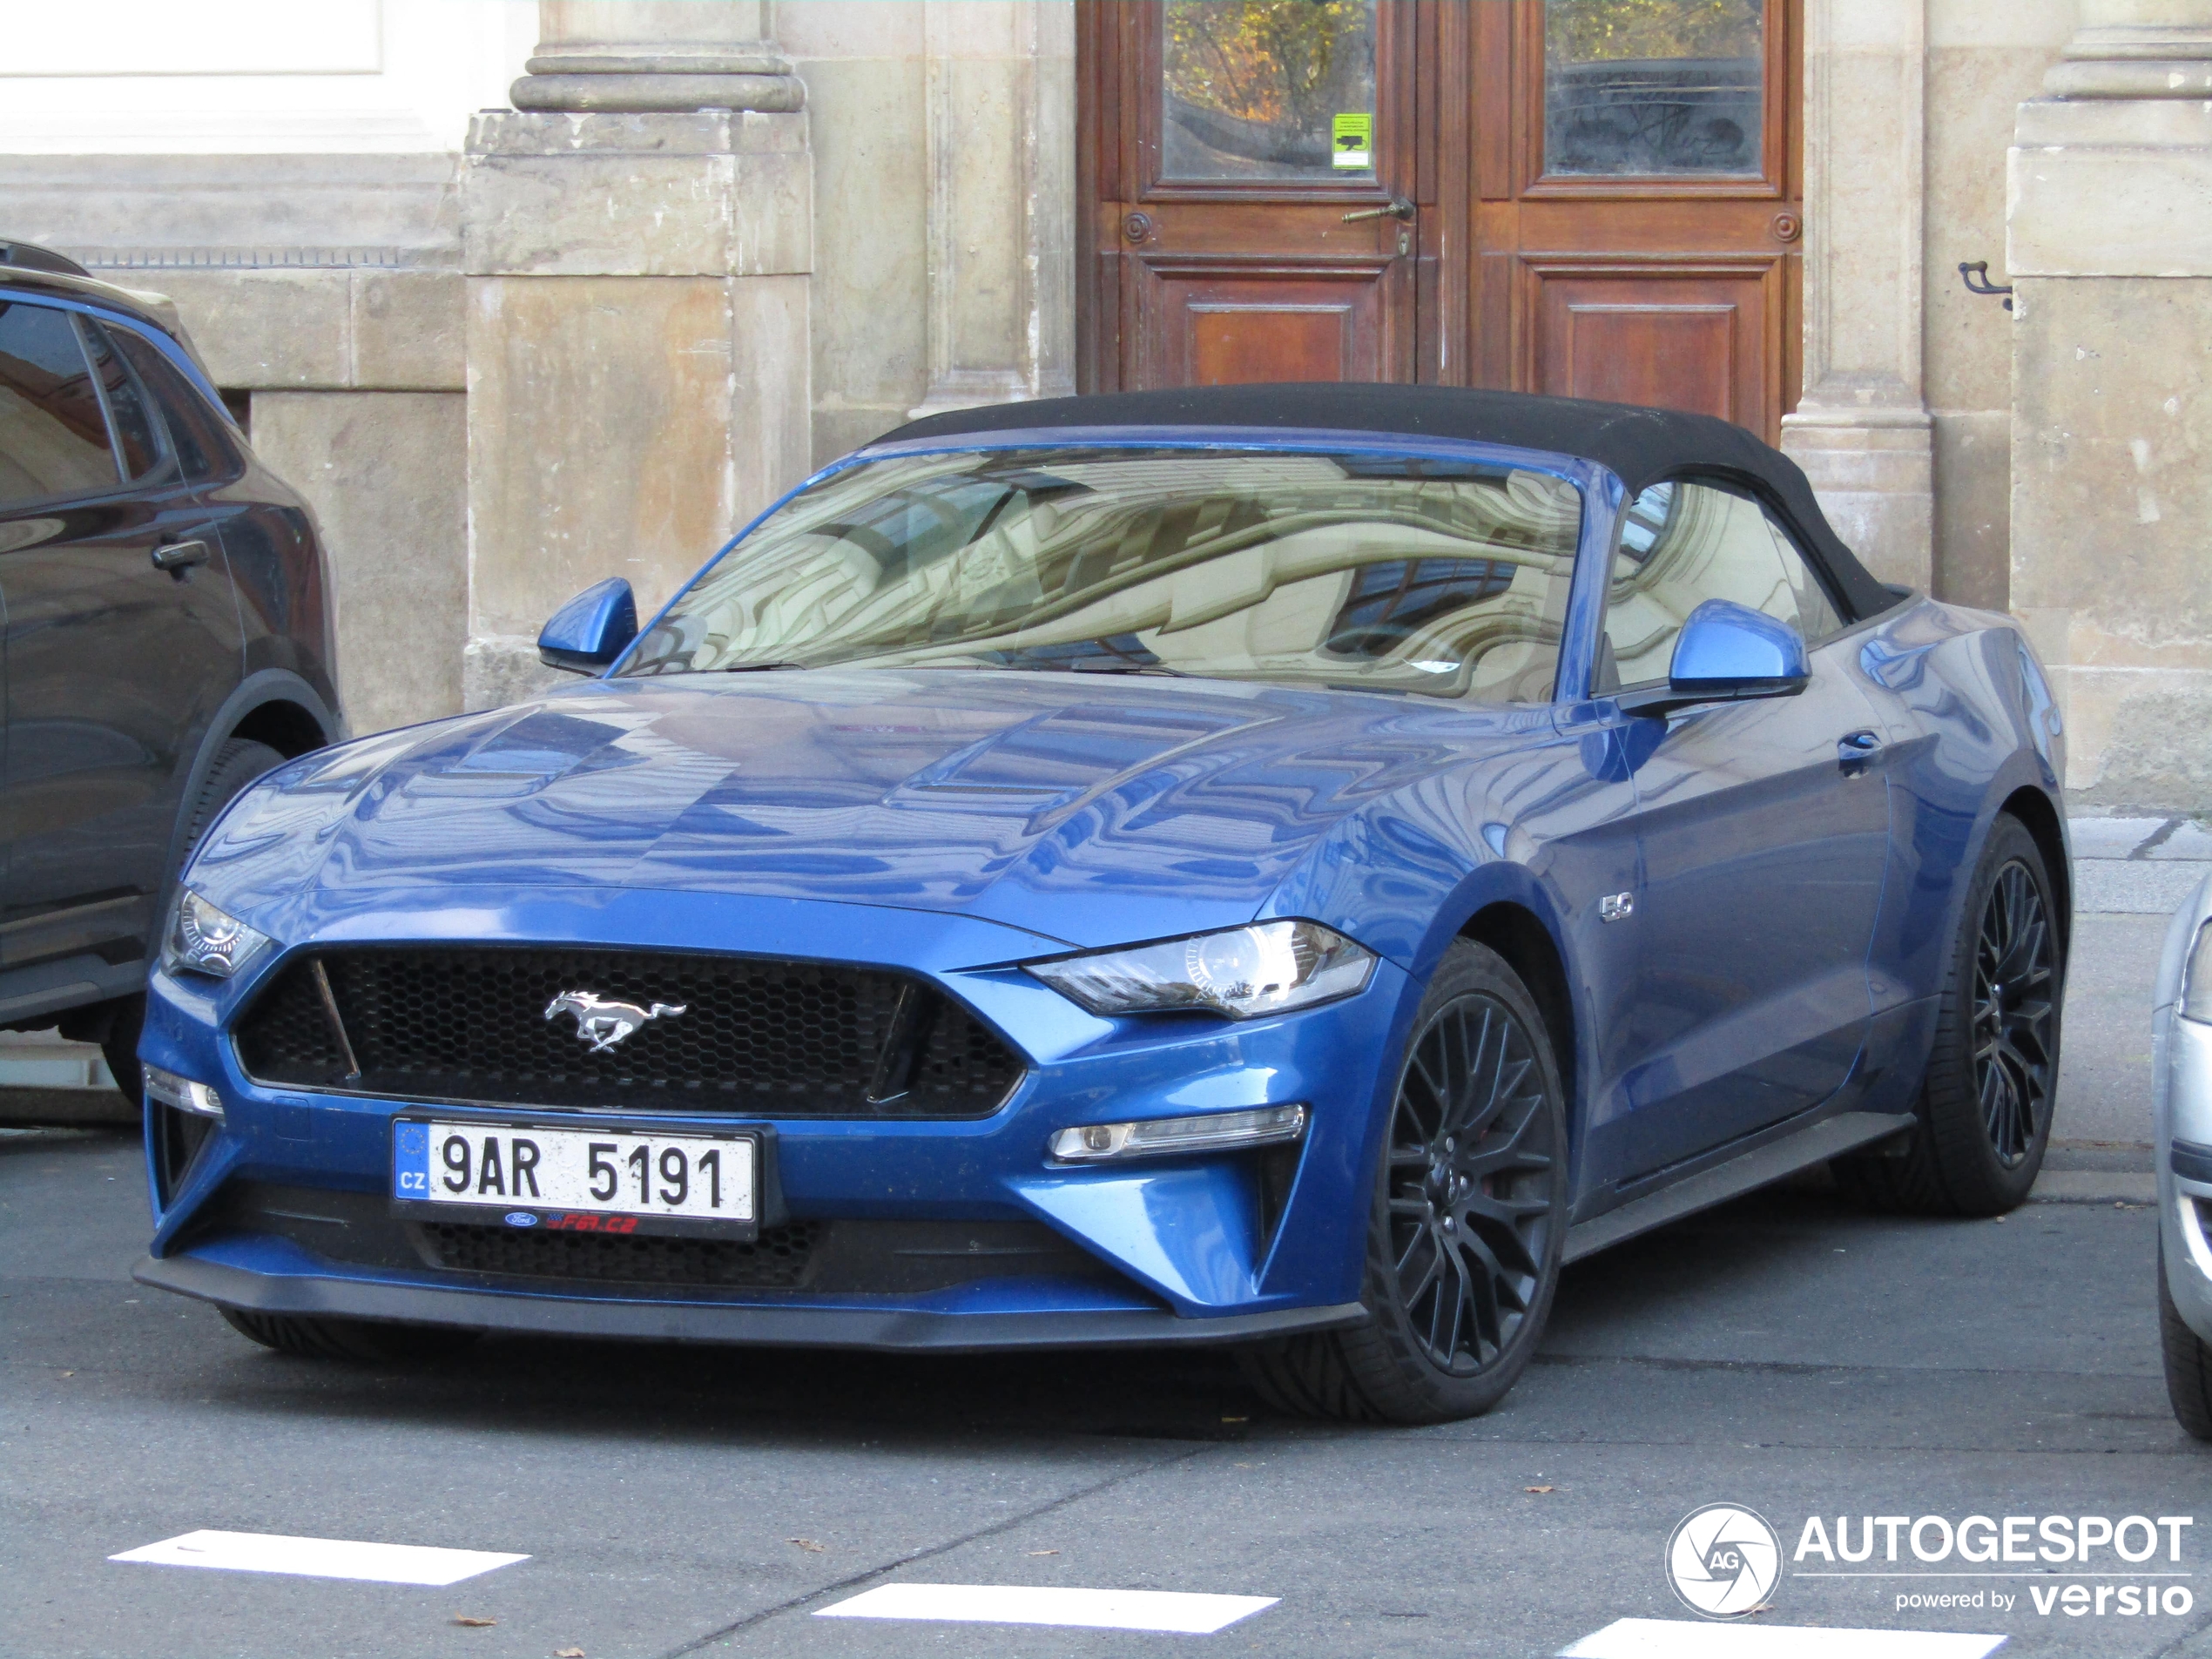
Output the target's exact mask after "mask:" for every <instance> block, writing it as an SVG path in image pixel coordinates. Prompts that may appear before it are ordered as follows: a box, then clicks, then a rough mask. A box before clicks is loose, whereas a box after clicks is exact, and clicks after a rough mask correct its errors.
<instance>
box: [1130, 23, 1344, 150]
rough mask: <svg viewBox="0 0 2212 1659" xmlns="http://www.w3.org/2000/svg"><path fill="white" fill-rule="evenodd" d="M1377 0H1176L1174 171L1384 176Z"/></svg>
mask: <svg viewBox="0 0 2212 1659" xmlns="http://www.w3.org/2000/svg"><path fill="white" fill-rule="evenodd" d="M1375 5H1376V0H1166V3H1165V5H1164V7H1163V13H1164V15H1163V19H1162V25H1161V37H1162V38H1161V47H1160V82H1161V84H1160V137H1161V147H1162V150H1163V162H1164V166H1163V177H1165V178H1169V179H1312V180H1327V179H1352V180H1355V181H1358V180H1372V179H1373V178H1374V176H1375V171H1374V153H1373V127H1374V112H1375Z"/></svg>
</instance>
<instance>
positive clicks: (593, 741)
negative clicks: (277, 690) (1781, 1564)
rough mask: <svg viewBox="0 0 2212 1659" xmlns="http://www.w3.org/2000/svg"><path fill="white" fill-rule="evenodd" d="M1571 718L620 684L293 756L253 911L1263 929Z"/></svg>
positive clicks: (1119, 684) (259, 830)
mask: <svg viewBox="0 0 2212 1659" xmlns="http://www.w3.org/2000/svg"><path fill="white" fill-rule="evenodd" d="M1551 730H1552V728H1551V724H1550V716H1549V711H1548V710H1539V709H1511V710H1507V709H1469V708H1464V707H1461V706H1460V705H1447V704H1435V703H1426V702H1422V701H1419V700H1416V699H1412V698H1391V697H1384V696H1379V695H1375V694H1372V693H1359V692H1336V691H1326V690H1316V691H1304V690H1296V691H1294V690H1288V689H1285V688H1281V687H1274V686H1263V685H1242V684H1237V683H1233V682H1227V681H1212V680H1168V679H1160V678H1126V677H1106V676H1094V675H1087V674H1066V673H1042V674H1038V673H1013V672H1003V671H960V670H938V671H893V670H834V669H816V670H811V671H805V672H783V673H762V674H752V675H739V676H721V677H717V676H711V675H686V676H681V677H677V678H667V679H636V680H612V681H592V682H587V683H584V684H582V685H574V686H570V687H567V688H564V689H563V690H561V691H556V692H554V693H551V694H550V695H548V696H545V697H543V698H539V699H537V700H536V701H534V702H530V703H525V704H522V705H517V706H516V707H512V708H507V709H501V710H498V711H494V712H491V713H488V714H477V715H466V716H462V717H461V718H457V719H453V720H447V721H442V722H439V723H436V724H435V725H424V726H415V727H411V728H408V729H406V730H402V731H398V732H386V733H383V734H381V736H377V737H373V738H364V739H361V741H359V742H355V743H352V744H348V745H344V746H343V747H341V748H337V749H334V750H328V751H325V752H321V753H320V754H317V755H314V756H310V757H308V758H307V759H304V760H301V761H298V762H295V763H293V765H290V766H287V767H286V768H285V769H283V770H282V771H281V772H278V773H276V774H273V776H272V778H271V779H269V780H268V781H267V782H266V783H265V784H264V785H262V786H260V787H258V788H257V789H256V790H254V791H253V792H251V793H250V794H249V795H248V796H246V798H245V799H243V800H242V801H241V802H240V804H239V806H238V807H237V808H236V809H234V810H233V812H232V813H230V814H229V815H228V816H227V817H226V819H224V820H223V821H222V823H221V824H220V825H219V827H218V829H217V831H216V833H214V835H212V837H211V838H210V840H209V841H208V843H207V845H206V846H205V847H204V848H203V849H202V851H201V853H200V854H199V859H198V860H196V861H195V863H194V866H193V870H192V882H193V885H194V886H195V887H199V889H200V890H201V891H202V892H204V893H205V894H207V896H208V897H209V898H211V899H212V900H215V901H216V902H217V903H219V904H222V905H224V906H225V907H226V908H231V909H233V910H236V911H238V912H239V914H243V915H246V916H249V917H250V916H252V915H253V914H254V913H255V910H256V908H257V907H264V906H267V905H272V904H274V903H277V902H278V901H280V900H282V899H284V898H287V897H288V896H293V895H297V894H301V893H302V892H303V891H305V890H307V889H309V888H314V889H315V890H317V891H318V893H319V894H320V898H321V900H322V904H323V906H324V907H328V906H329V905H331V904H333V903H336V904H339V905H341V906H342V905H343V904H344V903H345V902H346V901H347V896H349V895H350V897H351V899H352V900H354V901H357V902H367V901H371V900H372V899H373V895H374V894H377V893H380V892H381V893H386V894H389V893H393V892H396V891H398V890H401V889H412V890H418V891H419V890H421V889H424V888H436V887H455V888H459V887H470V888H478V889H483V888H509V889H512V888H529V887H547V886H570V887H599V888H661V889H670V890H677V891H689V892H707V893H724V894H753V895H759V896H764V897H776V898H802V899H814V900H845V901H848V902H857V903H867V904H875V905H892V906H898V907H906V908H920V909H927V910H940V911H948V912H959V913H962V914H968V915H972V916H974V917H977V918H979V919H982V920H987V921H999V922H1002V923H1006V924H1008V925H1011V926H1015V927H1022V928H1026V929H1028V930H1030V931H1032V932H1035V933H1040V934H1048V935H1049V936H1051V937H1054V938H1058V939H1064V940H1067V941H1069V942H1071V943H1075V944H1083V945H1088V944H1103V943H1113V942H1116V941H1125V940H1131V939H1143V938H1156V937H1160V936H1162V935H1164V934H1176V933H1183V932H1190V931H1196V930H1198V929H1200V928H1204V927H1215V926H1222V925H1228V924H1231V923H1234V922H1236V921H1242V920H1244V919H1245V918H1247V917H1249V916H1251V914H1253V913H1254V912H1255V911H1256V910H1257V909H1258V907H1259V906H1260V905H1261V904H1262V903H1263V902H1264V900H1266V898H1267V896H1268V894H1270V893H1271V891H1272V890H1273V889H1274V888H1275V887H1276V886H1277V885H1278V883H1279V882H1280V881H1281V880H1283V878H1284V877H1285V875H1286V874H1287V873H1289V872H1290V871H1291V869H1292V868H1293V867H1295V866H1296V865H1297V863H1298V860H1300V859H1302V858H1303V857H1305V854H1306V853H1308V852H1309V851H1311V850H1312V847H1313V845H1314V843H1315V841H1316V840H1318V838H1319V837H1321V836H1322V835H1324V834H1325V833H1326V832H1327V831H1328V829H1329V828H1330V826H1332V824H1334V823H1336V822H1337V821H1338V820H1339V819H1342V818H1343V817H1344V816H1345V814H1347V813H1352V812H1356V811H1358V810H1359V808H1360V807H1361V806H1363V805H1365V804H1367V803H1371V802H1372V801H1374V800H1375V799H1377V798H1378V797H1379V796H1381V795H1384V794H1386V793H1388V792H1391V791H1393V790H1396V789H1399V788H1402V787H1404V786H1406V785H1408V784H1410V783H1412V782H1413V781H1415V780H1417V779H1420V778H1421V777H1424V776H1426V775H1429V774H1431V773H1433V772H1435V771H1437V770H1439V769H1440V768H1442V767H1444V766H1447V765H1453V764H1455V763H1458V762H1462V761H1464V760H1466V759H1468V758H1469V757H1470V756H1471V755H1472V754H1474V753H1478V752H1485V751H1495V750H1501V749H1507V748H1517V747H1521V746H1524V745H1527V744H1530V743H1533V742H1537V741H1541V740H1542V738H1545V737H1546V736H1548V735H1549V733H1550V732H1551Z"/></svg>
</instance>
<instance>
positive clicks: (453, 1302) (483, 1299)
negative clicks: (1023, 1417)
mask: <svg viewBox="0 0 2212 1659" xmlns="http://www.w3.org/2000/svg"><path fill="white" fill-rule="evenodd" d="M131 1277H132V1278H134V1279H136V1280H137V1281H138V1283H139V1284H141V1285H152V1287H153V1288H154V1289H156V1290H163V1291H176V1292H177V1293H178V1294H179V1295H181V1296H189V1297H193V1298H197V1299H199V1300H200V1301H203V1302H213V1303H215V1304H217V1305H220V1306H224V1307H233V1308H242V1309H245V1310H247V1311H249V1312H255V1313H291V1314H300V1315H305V1316H307V1317H310V1318H340V1319H383V1320H395V1321H399V1322H401V1323H404V1324H411V1325H460V1326H463V1327H467V1328H470V1329H475V1330H481V1331H510V1332H517V1333H522V1334H527V1335H532V1336H577V1337H614V1338H626V1339H632V1340H636V1341H644V1342H716V1343H728V1344H732V1345H748V1346H760V1347H782V1348H866V1349H878V1350H886V1351H896V1350H904V1351H909V1352H912V1351H916V1350H921V1351H926V1352H933V1353H961V1352H981V1351H987V1350H991V1349H1007V1348H1097V1347H1146V1346H1154V1345H1169V1344H1177V1345H1182V1344H1193V1343H1195V1344H1199V1345H1221V1344H1224V1343H1238V1342H1255V1341H1264V1340H1266V1339H1271V1338H1278V1337H1286V1336H1294V1335H1297V1334H1298V1333H1300V1332H1307V1331H1329V1330H1336V1329H1339V1328H1341V1327H1343V1326H1345V1325H1360V1324H1364V1323H1366V1319H1367V1317H1368V1315H1367V1310H1366V1308H1364V1307H1362V1306H1361V1305H1359V1303H1357V1302H1347V1303H1342V1304H1339V1305H1334V1306H1330V1307H1318V1308H1283V1309H1276V1310H1272V1311H1271V1312H1264V1313H1229V1314H1223V1315H1220V1316H1219V1317H1217V1318H1198V1319H1187V1318H1182V1317H1181V1316H1180V1315H1177V1314H1174V1313H1170V1312H1164V1311H1157V1312H1156V1311H1150V1310H1145V1309H1127V1310H1104V1311H1099V1312H1065V1313H1055V1312H1042V1313H934V1312H925V1311H922V1310H918V1309H914V1308H887V1309H878V1308H854V1307H759V1306H728V1305H717V1304H711V1303H698V1302H687V1303H673V1302H646V1301H632V1300H621V1299H616V1298H597V1297H590V1298H587V1297H578V1296H542V1295H536V1294H533V1293H531V1292H529V1291H481V1290H466V1289H461V1288H458V1287H456V1288H454V1289H451V1290H448V1289H445V1288H442V1287H439V1288H435V1289H434V1288H430V1287H427V1286H421V1285H392V1284H383V1283H379V1282H377V1281H375V1280H371V1279H354V1278H339V1277H336V1276H334V1275H329V1274H313V1273H298V1274H294V1273H283V1274H271V1273H253V1272H248V1271H246V1270H245V1269H243V1268H239V1267H232V1266H229V1265H226V1264H223V1263H220V1262H210V1261H204V1260H201V1259H199V1258H196V1257H193V1256H191V1255H179V1256H171V1257H168V1258H155V1257H152V1256H149V1257H146V1258H145V1259H143V1260H142V1261H140V1262H139V1264H138V1266H137V1267H136V1268H135V1269H133V1270H132V1275H131Z"/></svg>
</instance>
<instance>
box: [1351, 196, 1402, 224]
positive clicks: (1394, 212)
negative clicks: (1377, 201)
mask: <svg viewBox="0 0 2212 1659" xmlns="http://www.w3.org/2000/svg"><path fill="white" fill-rule="evenodd" d="M1411 218H1413V203H1411V202H1409V201H1407V200H1406V199H1405V198H1404V197H1403V196H1393V197H1392V198H1391V199H1389V200H1388V201H1387V202H1386V203H1385V204H1384V205H1383V206H1380V207H1363V208H1361V209H1360V210H1359V212H1356V213H1346V214H1345V216H1344V222H1345V224H1347V225H1357V224H1358V223H1359V221H1360V220H1361V219H1411Z"/></svg>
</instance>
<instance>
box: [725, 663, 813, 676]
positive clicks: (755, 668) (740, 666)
mask: <svg viewBox="0 0 2212 1659" xmlns="http://www.w3.org/2000/svg"><path fill="white" fill-rule="evenodd" d="M812 666H813V664H811V663H725V664H722V666H721V667H719V668H718V669H716V670H715V672H716V673H718V674H765V673H766V672H768V671H770V670H771V669H776V668H810V667H812Z"/></svg>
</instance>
